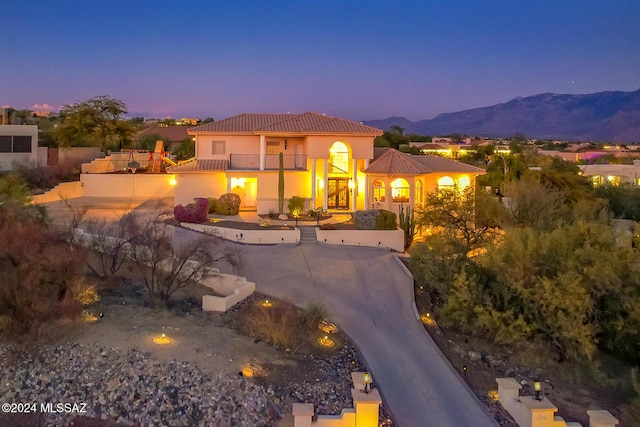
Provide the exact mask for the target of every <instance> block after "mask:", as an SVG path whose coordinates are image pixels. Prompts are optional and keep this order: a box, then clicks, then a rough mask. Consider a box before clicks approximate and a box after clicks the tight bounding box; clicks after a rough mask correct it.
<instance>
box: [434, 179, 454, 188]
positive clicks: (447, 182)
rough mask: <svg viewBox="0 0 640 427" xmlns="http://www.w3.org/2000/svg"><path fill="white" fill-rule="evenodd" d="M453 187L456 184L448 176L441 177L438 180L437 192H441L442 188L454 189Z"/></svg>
mask: <svg viewBox="0 0 640 427" xmlns="http://www.w3.org/2000/svg"><path fill="white" fill-rule="evenodd" d="M455 185H456V183H455V182H454V181H453V178H451V177H450V176H443V177H442V178H440V179H439V180H438V190H442V189H444V188H454V187H455Z"/></svg>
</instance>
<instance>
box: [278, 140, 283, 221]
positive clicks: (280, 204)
mask: <svg viewBox="0 0 640 427" xmlns="http://www.w3.org/2000/svg"><path fill="white" fill-rule="evenodd" d="M278 159H279V161H280V164H279V166H278V209H279V211H280V213H283V212H284V156H283V155H282V153H280V155H279V156H278Z"/></svg>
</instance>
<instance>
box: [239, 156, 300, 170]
mask: <svg viewBox="0 0 640 427" xmlns="http://www.w3.org/2000/svg"><path fill="white" fill-rule="evenodd" d="M282 163H283V167H284V169H285V170H306V169H307V155H306V154H284V155H283V162H282ZM230 168H231V169H241V170H258V169H260V155H259V154H231V155H230ZM264 168H265V170H277V169H279V168H280V160H279V156H278V154H266V155H265V161H264Z"/></svg>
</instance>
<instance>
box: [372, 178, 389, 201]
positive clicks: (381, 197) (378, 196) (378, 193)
mask: <svg viewBox="0 0 640 427" xmlns="http://www.w3.org/2000/svg"><path fill="white" fill-rule="evenodd" d="M373 200H374V201H376V202H384V201H386V192H385V188H384V182H382V181H381V180H379V179H376V180H375V181H373Z"/></svg>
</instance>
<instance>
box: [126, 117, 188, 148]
mask: <svg viewBox="0 0 640 427" xmlns="http://www.w3.org/2000/svg"><path fill="white" fill-rule="evenodd" d="M183 120H184V119H183ZM188 130H189V126H181V125H172V126H159V125H153V126H150V127H148V128H144V129H142V130H140V131H138V132H137V133H136V139H142V138H144V137H145V136H146V135H158V136H159V137H160V138H159V140H160V141H163V142H164V145H165V148H166V149H167V150H168V151H175V150H176V149H177V148H178V147H179V146H180V144H181V143H182V142H183V141H184V140H185V139H190V138H191V135H189V133H188ZM148 148H150V149H153V147H148Z"/></svg>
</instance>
